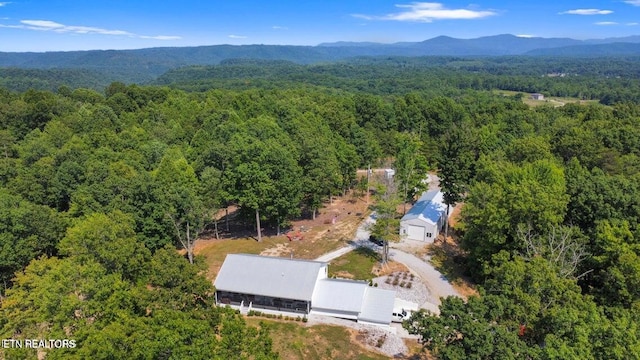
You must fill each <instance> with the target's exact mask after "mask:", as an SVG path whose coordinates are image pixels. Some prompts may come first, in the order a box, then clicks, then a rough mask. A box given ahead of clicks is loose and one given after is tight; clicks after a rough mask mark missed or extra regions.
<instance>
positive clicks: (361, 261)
mask: <svg viewBox="0 0 640 360" xmlns="http://www.w3.org/2000/svg"><path fill="white" fill-rule="evenodd" d="M379 261H380V254H378V253H377V252H375V251H374V250H371V249H369V248H366V247H359V248H357V249H355V250H353V251H351V252H349V253H347V254H344V255H342V256H340V257H339V258H337V259H335V260H333V261H331V263H330V264H329V276H334V275H335V276H337V277H341V278H347V279H355V280H369V279H371V278H374V277H375V276H376V275H374V273H373V268H374V266H376V264H378V262H379Z"/></svg>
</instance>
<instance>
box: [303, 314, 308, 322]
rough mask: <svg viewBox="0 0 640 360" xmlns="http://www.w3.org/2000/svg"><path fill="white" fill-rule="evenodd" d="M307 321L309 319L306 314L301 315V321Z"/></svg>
mask: <svg viewBox="0 0 640 360" xmlns="http://www.w3.org/2000/svg"><path fill="white" fill-rule="evenodd" d="M307 321H309V319H307V315H305V316H303V317H302V322H304V323H306V322H307Z"/></svg>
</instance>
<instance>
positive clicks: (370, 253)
mask: <svg viewBox="0 0 640 360" xmlns="http://www.w3.org/2000/svg"><path fill="white" fill-rule="evenodd" d="M353 251H354V252H355V253H357V254H358V255H362V256H365V257H367V258H369V259H373V260H375V261H380V260H382V257H381V256H380V254H379V253H378V252H377V251H375V250H373V249H371V248H368V247H365V246H359V247H357V248H355V249H354V250H353Z"/></svg>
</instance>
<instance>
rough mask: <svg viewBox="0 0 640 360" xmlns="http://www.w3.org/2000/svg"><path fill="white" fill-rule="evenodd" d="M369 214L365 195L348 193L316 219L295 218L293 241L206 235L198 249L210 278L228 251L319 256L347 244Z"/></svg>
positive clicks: (321, 212)
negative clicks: (218, 237) (360, 197)
mask: <svg viewBox="0 0 640 360" xmlns="http://www.w3.org/2000/svg"><path fill="white" fill-rule="evenodd" d="M368 214H369V210H368V209H367V204H366V203H365V201H364V199H359V198H354V197H353V196H352V195H351V194H347V195H346V196H345V197H339V198H335V199H334V200H333V201H332V202H331V203H326V204H325V207H324V208H323V209H322V210H321V211H320V212H319V213H318V216H317V217H316V219H315V220H313V219H303V220H298V221H295V222H293V224H292V228H291V232H290V236H291V238H292V240H291V241H290V240H289V239H288V238H287V236H286V235H285V234H282V235H279V236H277V235H272V236H263V240H262V242H258V241H256V240H255V239H254V238H252V237H226V238H225V237H222V238H221V239H220V240H216V239H214V238H206V239H200V240H198V242H197V244H196V249H195V253H196V254H197V255H202V256H204V258H205V262H206V263H207V265H208V274H207V276H208V277H209V278H210V279H214V278H215V276H216V275H217V273H218V271H219V270H220V267H221V266H222V263H223V261H224V259H225V257H226V255H227V254H231V253H236V254H237V253H247V254H261V255H266V256H284V257H288V256H293V257H294V258H297V259H315V258H317V257H319V256H320V255H323V254H325V253H328V252H330V251H333V250H336V249H338V248H341V247H343V246H345V245H347V243H348V242H349V241H351V240H352V239H353V237H354V235H355V232H356V229H357V228H358V226H359V225H360V223H361V222H362V221H363V220H364V219H365V217H366V216H368ZM334 219H335V220H334ZM334 222H335V223H334ZM370 277H371V276H370ZM370 277H369V278H370Z"/></svg>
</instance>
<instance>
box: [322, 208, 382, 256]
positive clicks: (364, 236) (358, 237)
mask: <svg viewBox="0 0 640 360" xmlns="http://www.w3.org/2000/svg"><path fill="white" fill-rule="evenodd" d="M375 221H376V220H375V213H372V214H371V215H369V216H368V217H367V218H366V219H365V220H364V221H362V223H360V225H359V226H358V230H356V234H355V236H354V238H353V240H352V241H350V242H349V244H348V245H347V246H345V247H342V248H340V249H337V250H334V251H331V252H329V253H326V254H324V255H322V256H320V257H318V258H316V259H315V260H316V261H324V262H329V261H331V260H333V259H335V258H338V257H340V256H342V255H344V254H346V253H348V252H350V251H352V250H354V249H355V248H357V247H360V246H366V247H372V246H373V244H371V243H370V242H369V235H371V232H370V231H369V228H370V226H371V224H373V223H374V222H375Z"/></svg>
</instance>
